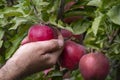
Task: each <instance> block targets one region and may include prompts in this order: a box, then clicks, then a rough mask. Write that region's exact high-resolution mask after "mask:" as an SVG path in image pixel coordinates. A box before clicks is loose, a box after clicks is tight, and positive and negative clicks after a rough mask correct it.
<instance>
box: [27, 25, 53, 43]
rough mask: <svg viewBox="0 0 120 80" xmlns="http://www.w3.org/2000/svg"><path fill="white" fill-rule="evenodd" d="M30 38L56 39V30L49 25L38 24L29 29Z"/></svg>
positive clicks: (35, 39)
mask: <svg viewBox="0 0 120 80" xmlns="http://www.w3.org/2000/svg"><path fill="white" fill-rule="evenodd" d="M28 38H29V40H30V42H35V41H44V40H50V39H54V38H55V35H54V30H53V29H52V28H51V27H49V26H46V25H42V24H36V25H33V26H32V27H31V28H30V29H29V32H28Z"/></svg>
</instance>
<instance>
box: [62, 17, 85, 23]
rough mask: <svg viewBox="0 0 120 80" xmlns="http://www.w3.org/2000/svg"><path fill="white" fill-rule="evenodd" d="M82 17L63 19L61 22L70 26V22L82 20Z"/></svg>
mask: <svg viewBox="0 0 120 80" xmlns="http://www.w3.org/2000/svg"><path fill="white" fill-rule="evenodd" d="M82 18H83V16H70V17H65V18H64V19H63V22H65V23H67V24H70V23H72V22H75V21H78V20H80V19H82Z"/></svg>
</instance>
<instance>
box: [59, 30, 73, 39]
mask: <svg viewBox="0 0 120 80" xmlns="http://www.w3.org/2000/svg"><path fill="white" fill-rule="evenodd" d="M60 32H61V34H62V36H63V37H64V38H65V39H68V38H70V37H71V36H72V35H73V34H72V32H70V31H68V30H66V29H61V31H60Z"/></svg>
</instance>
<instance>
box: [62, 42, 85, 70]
mask: <svg viewBox="0 0 120 80" xmlns="http://www.w3.org/2000/svg"><path fill="white" fill-rule="evenodd" d="M85 53H86V50H85V48H84V47H83V46H82V45H80V44H77V43H75V42H73V41H70V40H67V41H66V42H65V45H64V49H63V52H62V54H61V56H60V64H61V66H62V67H64V68H67V69H69V70H73V69H76V68H78V65H79V60H80V58H81V57H82V56H83V55H84V54H85Z"/></svg>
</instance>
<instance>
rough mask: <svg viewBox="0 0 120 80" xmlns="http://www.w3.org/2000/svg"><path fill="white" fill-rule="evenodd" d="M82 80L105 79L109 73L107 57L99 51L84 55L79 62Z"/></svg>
mask: <svg viewBox="0 0 120 80" xmlns="http://www.w3.org/2000/svg"><path fill="white" fill-rule="evenodd" d="M79 69H80V72H81V74H82V76H83V78H84V80H105V78H106V77H107V75H108V73H109V61H108V58H107V57H106V56H105V55H104V54H102V53H99V52H96V53H90V54H86V55H84V56H83V57H82V58H81V60H80V63H79Z"/></svg>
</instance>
